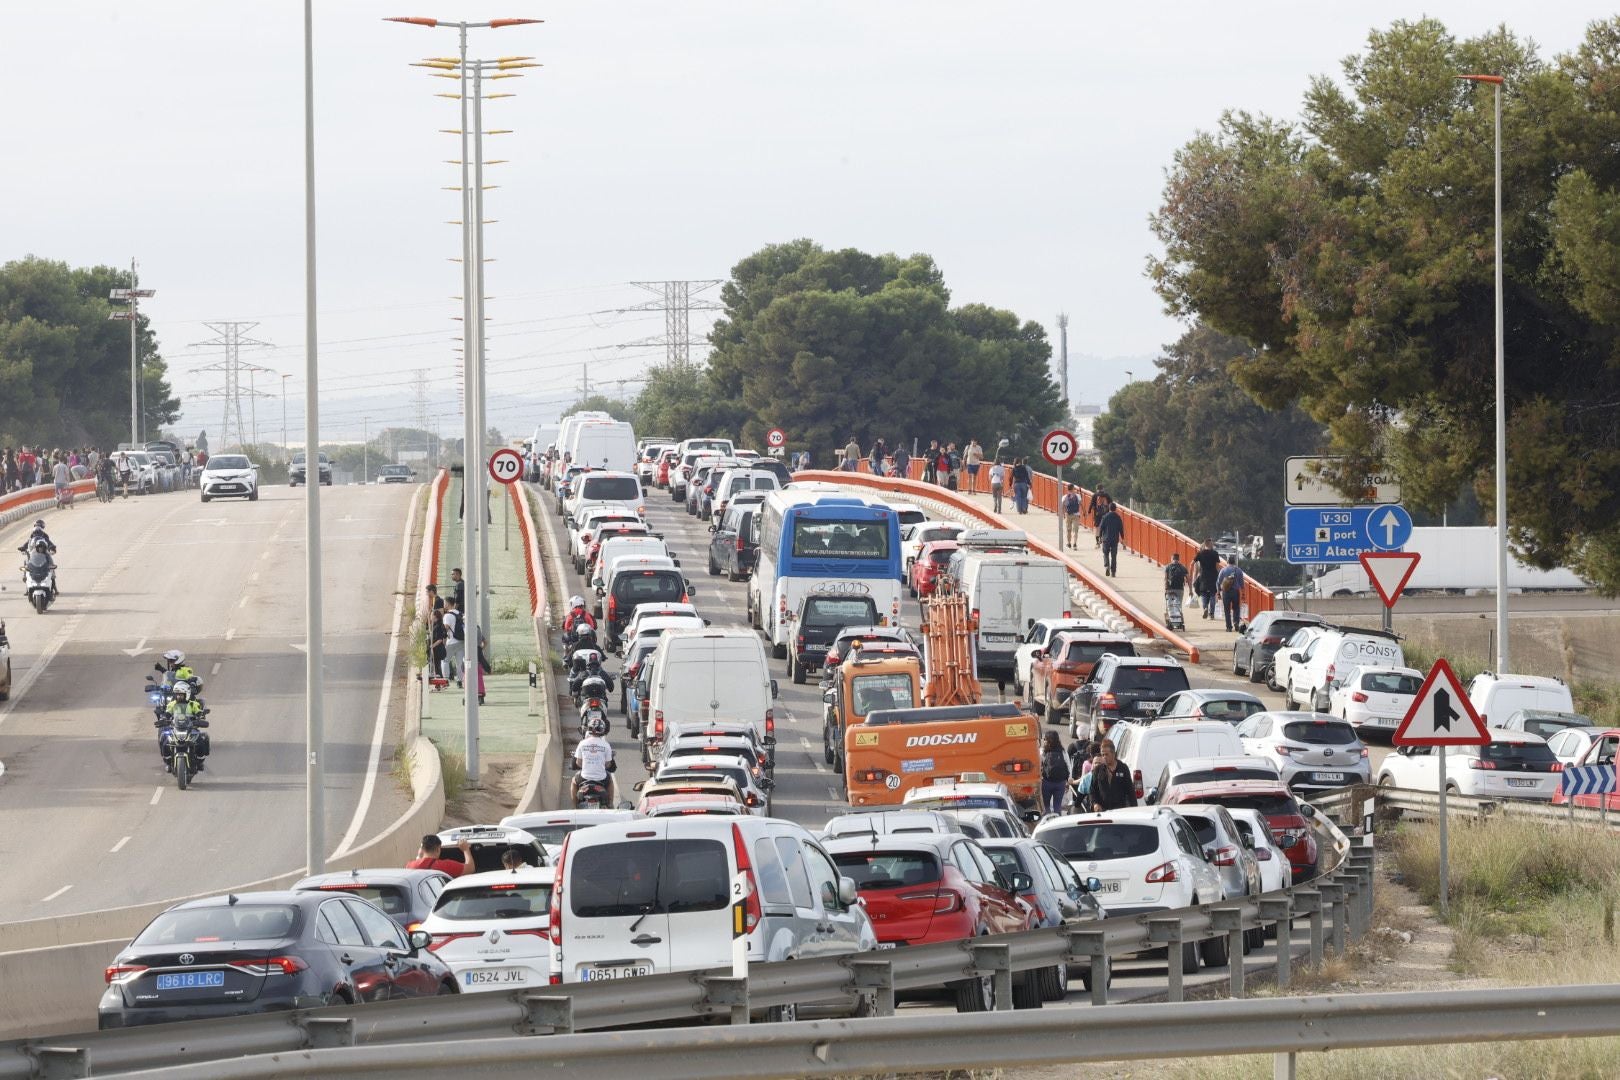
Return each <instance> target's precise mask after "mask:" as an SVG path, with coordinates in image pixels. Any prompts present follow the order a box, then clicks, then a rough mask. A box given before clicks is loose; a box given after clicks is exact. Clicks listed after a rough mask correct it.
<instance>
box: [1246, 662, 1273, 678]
mask: <svg viewBox="0 0 1620 1080" xmlns="http://www.w3.org/2000/svg"><path fill="white" fill-rule="evenodd" d="M1270 666H1271V665H1269V664H1256V663H1253V662H1252V661H1251V662H1250V664H1249V681H1250V682H1254V683H1257V682H1261V681H1263V680H1264V679H1265V677H1266V669H1267V668H1268V667H1270Z"/></svg>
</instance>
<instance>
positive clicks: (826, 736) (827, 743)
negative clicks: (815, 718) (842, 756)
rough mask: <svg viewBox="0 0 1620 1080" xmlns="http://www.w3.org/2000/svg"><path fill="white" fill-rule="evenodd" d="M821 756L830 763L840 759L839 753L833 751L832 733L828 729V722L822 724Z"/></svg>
mask: <svg viewBox="0 0 1620 1080" xmlns="http://www.w3.org/2000/svg"><path fill="white" fill-rule="evenodd" d="M821 756H822V759H823V760H825V761H826V762H827V764H828V765H831V764H832V763H833V762H835V761H837V760H838V755H837V754H834V753H833V746H832V733H831V732H829V731H828V730H827V725H826V724H822V725H821Z"/></svg>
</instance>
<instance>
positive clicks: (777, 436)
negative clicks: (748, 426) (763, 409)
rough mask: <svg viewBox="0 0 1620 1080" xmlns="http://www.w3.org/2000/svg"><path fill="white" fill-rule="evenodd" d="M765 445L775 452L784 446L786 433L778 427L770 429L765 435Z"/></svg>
mask: <svg viewBox="0 0 1620 1080" xmlns="http://www.w3.org/2000/svg"><path fill="white" fill-rule="evenodd" d="M765 445H766V446H768V447H770V448H771V449H772V450H777V449H780V448H781V447H784V446H786V445H787V432H785V431H783V430H782V429H781V428H779V427H773V428H771V430H769V431H767V432H766V433H765Z"/></svg>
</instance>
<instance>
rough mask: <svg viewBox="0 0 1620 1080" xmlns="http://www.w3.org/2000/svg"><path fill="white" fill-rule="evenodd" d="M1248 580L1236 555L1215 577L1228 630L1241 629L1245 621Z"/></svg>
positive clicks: (1216, 588) (1216, 589)
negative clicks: (1244, 601) (1245, 593)
mask: <svg viewBox="0 0 1620 1080" xmlns="http://www.w3.org/2000/svg"><path fill="white" fill-rule="evenodd" d="M1246 580H1247V578H1246V577H1245V576H1244V573H1243V568H1242V567H1241V566H1239V565H1238V558H1237V556H1236V555H1233V556H1232V559H1231V561H1230V562H1228V563H1227V564H1226V569H1224V570H1222V571H1221V573H1220V576H1219V577H1217V578H1216V579H1215V591H1216V592H1218V593H1220V596H1221V613H1222V614H1223V615H1225V616H1226V628H1227V629H1228V630H1238V629H1240V625H1239V624H1241V623H1242V622H1243V583H1244V582H1245V581H1246Z"/></svg>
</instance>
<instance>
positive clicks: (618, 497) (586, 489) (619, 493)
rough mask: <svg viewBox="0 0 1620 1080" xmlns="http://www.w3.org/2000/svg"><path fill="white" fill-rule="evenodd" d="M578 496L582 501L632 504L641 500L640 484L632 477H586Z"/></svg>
mask: <svg viewBox="0 0 1620 1080" xmlns="http://www.w3.org/2000/svg"><path fill="white" fill-rule="evenodd" d="M579 494H580V498H582V499H605V500H607V501H609V502H634V501H635V500H637V499H639V498H641V484H640V482H639V481H637V480H636V478H635V477H633V476H588V477H586V478H585V483H584V484H583V485H582V486H581V487H580V489H579Z"/></svg>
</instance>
